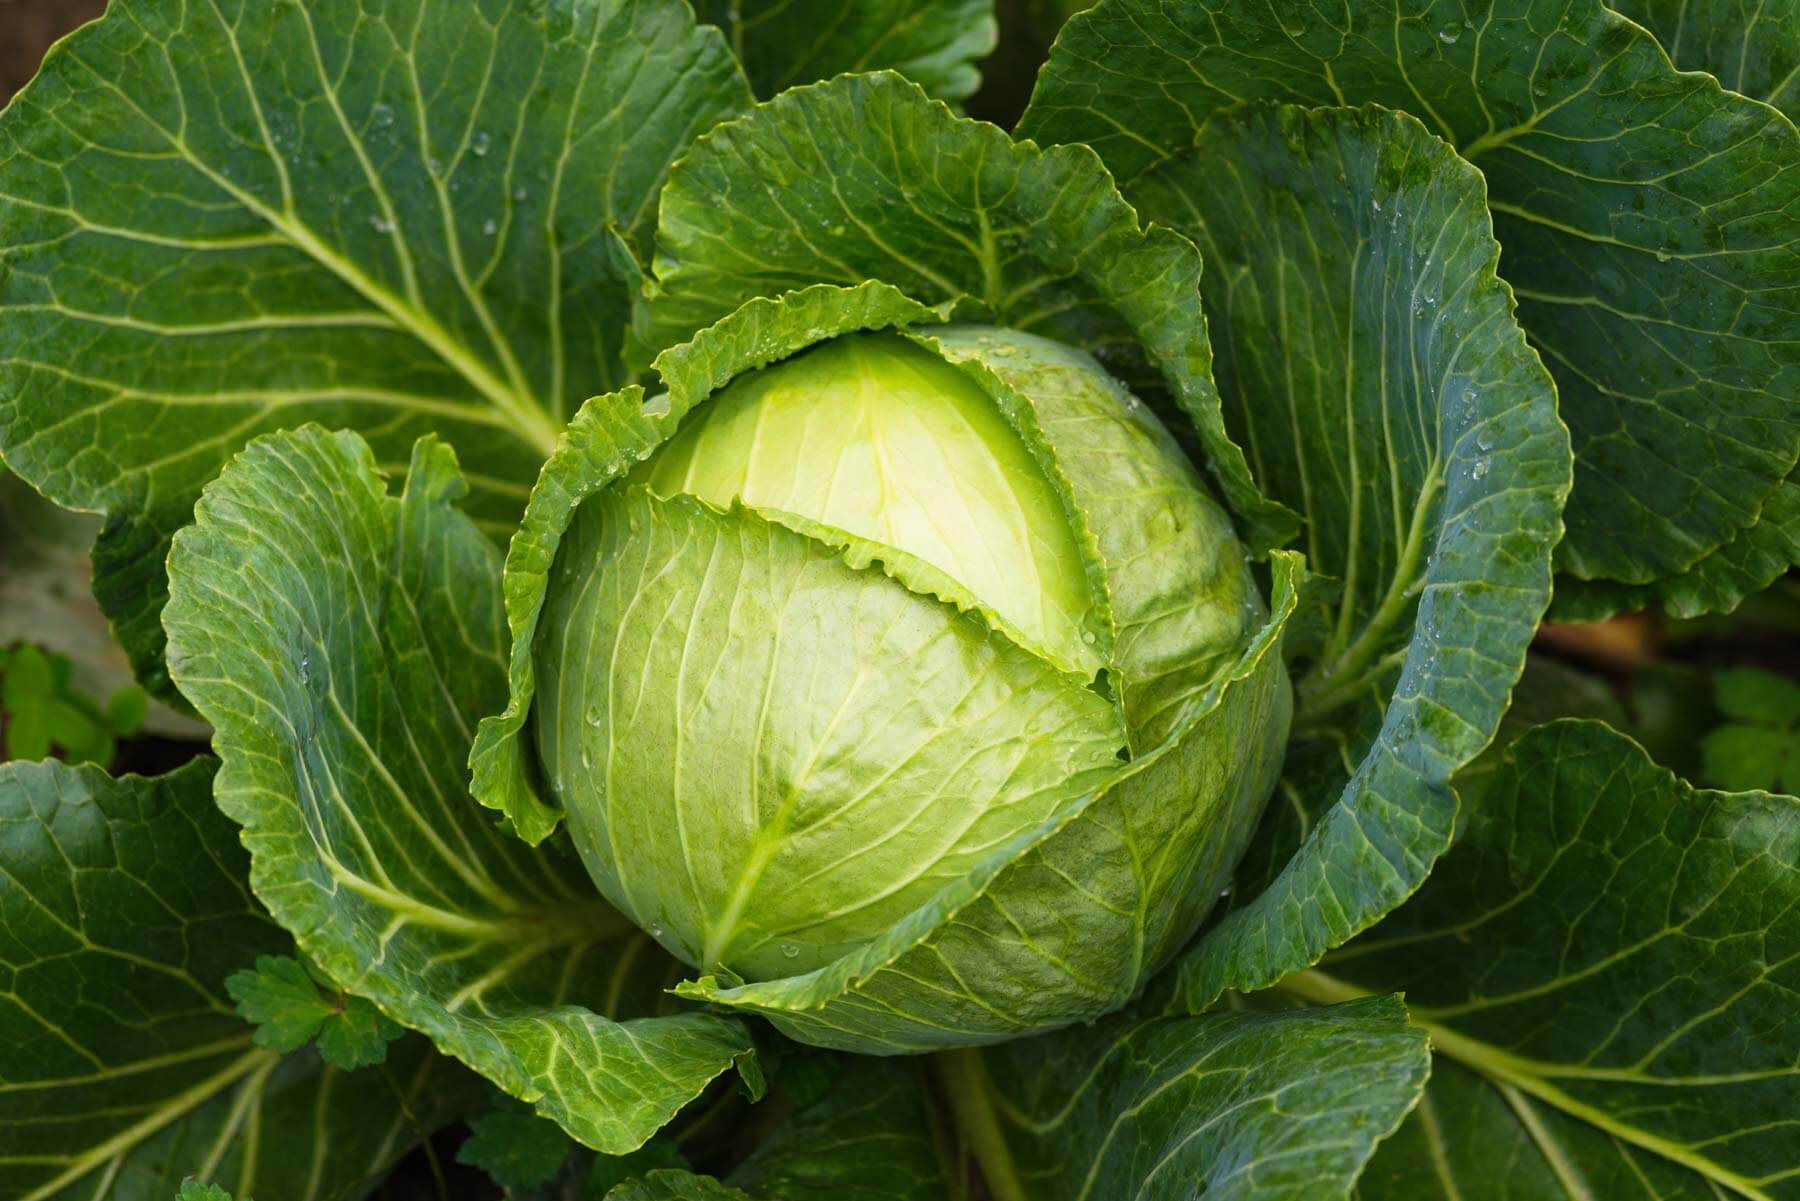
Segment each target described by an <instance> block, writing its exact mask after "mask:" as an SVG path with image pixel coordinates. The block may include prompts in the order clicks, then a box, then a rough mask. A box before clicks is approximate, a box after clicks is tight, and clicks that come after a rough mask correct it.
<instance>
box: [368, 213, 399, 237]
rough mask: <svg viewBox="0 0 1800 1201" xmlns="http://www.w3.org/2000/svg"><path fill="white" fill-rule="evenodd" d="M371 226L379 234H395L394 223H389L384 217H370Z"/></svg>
mask: <svg viewBox="0 0 1800 1201" xmlns="http://www.w3.org/2000/svg"><path fill="white" fill-rule="evenodd" d="M369 225H370V226H371V227H372V228H373V229H374V230H375V232H376V233H378V234H391V233H393V232H394V223H393V222H392V221H389V220H388V219H387V218H386V217H382V216H374V217H370V218H369Z"/></svg>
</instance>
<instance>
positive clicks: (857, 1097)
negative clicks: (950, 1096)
mask: <svg viewBox="0 0 1800 1201" xmlns="http://www.w3.org/2000/svg"><path fill="white" fill-rule="evenodd" d="M923 1079H924V1075H923V1071H922V1068H921V1065H920V1064H919V1063H918V1061H916V1060H913V1061H909V1060H881V1059H870V1058H861V1059H855V1060H851V1061H848V1062H847V1063H846V1064H845V1066H844V1070H843V1071H842V1073H841V1074H840V1075H839V1076H838V1078H837V1080H836V1081H835V1083H834V1084H833V1085H832V1088H831V1091H830V1092H829V1093H827V1094H826V1095H825V1097H824V1098H823V1099H821V1100H819V1101H817V1102H815V1103H814V1104H812V1105H809V1106H806V1107H805V1108H802V1109H800V1110H799V1111H798V1112H796V1113H795V1114H794V1115H793V1116H792V1117H790V1118H788V1119H787V1120H786V1121H785V1122H783V1123H782V1124H781V1125H780V1126H778V1127H776V1129H775V1131H774V1133H773V1134H771V1135H770V1136H769V1137H768V1138H767V1139H765V1140H764V1141H763V1142H761V1143H760V1144H758V1145H757V1148H756V1151H755V1153H754V1154H752V1155H751V1156H750V1158H749V1159H747V1160H745V1161H744V1163H743V1164H742V1165H741V1166H740V1167H738V1169H737V1170H736V1171H734V1172H733V1173H732V1174H731V1177H730V1182H731V1184H733V1185H735V1186H736V1187H738V1188H741V1189H744V1190H745V1191H747V1192H749V1193H751V1194H752V1195H754V1196H756V1197H758V1198H762V1199H764V1201H943V1199H944V1198H945V1197H946V1196H947V1195H948V1194H949V1191H950V1190H949V1184H948V1183H947V1182H946V1181H945V1179H944V1175H943V1169H942V1165H941V1164H940V1163H939V1161H938V1153H937V1148H936V1146H935V1144H934V1143H933V1137H932V1129H931V1119H930V1117H929V1115H928V1113H927V1109H926V1106H927V1104H929V1101H928V1098H927V1096H926V1095H925V1094H924V1093H923V1091H922V1087H921V1086H922V1081H923Z"/></svg>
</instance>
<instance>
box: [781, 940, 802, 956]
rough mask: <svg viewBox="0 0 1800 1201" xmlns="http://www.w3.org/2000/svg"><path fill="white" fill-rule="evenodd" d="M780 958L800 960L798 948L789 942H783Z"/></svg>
mask: <svg viewBox="0 0 1800 1201" xmlns="http://www.w3.org/2000/svg"><path fill="white" fill-rule="evenodd" d="M781 956H782V958H784V959H798V958H800V948H799V947H797V946H795V945H794V944H793V943H791V942H784V943H782V944H781Z"/></svg>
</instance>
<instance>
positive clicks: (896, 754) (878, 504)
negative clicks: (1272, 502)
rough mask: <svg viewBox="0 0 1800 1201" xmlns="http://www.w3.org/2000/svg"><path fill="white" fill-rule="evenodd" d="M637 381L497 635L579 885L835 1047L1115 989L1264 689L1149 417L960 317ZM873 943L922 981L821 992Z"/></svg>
mask: <svg viewBox="0 0 1800 1201" xmlns="http://www.w3.org/2000/svg"><path fill="white" fill-rule="evenodd" d="M722 324H725V325H728V324H729V323H722ZM711 332H712V334H713V336H715V337H724V336H725V335H723V334H720V333H719V332H718V331H717V330H715V331H711ZM812 332H813V331H808V333H806V334H802V335H801V337H800V340H801V341H803V342H806V341H807V339H808V337H809V336H810V334H811V333H812ZM817 332H820V333H823V332H824V331H817ZM706 336H707V335H704V334H703V335H702V338H703V339H704V338H705V337H706ZM668 404H669V402H668V400H667V399H666V398H663V399H656V400H652V401H650V402H649V403H648V404H647V406H646V411H647V412H648V413H649V414H651V416H652V418H654V417H657V416H661V417H662V420H661V421H660V422H659V423H658V429H657V435H656V437H655V438H654V439H651V441H653V442H654V445H650V446H647V447H646V448H644V450H643V453H642V454H641V455H638V456H633V458H634V459H635V460H636V461H634V462H631V463H629V464H625V465H621V467H620V468H619V469H618V470H617V471H615V472H614V473H612V476H611V478H609V479H607V480H606V481H605V482H604V484H602V485H598V486H595V481H592V480H589V481H588V487H589V488H590V489H591V494H589V495H586V496H585V497H584V498H583V499H582V500H581V501H580V503H579V504H577V505H575V506H574V507H573V508H572V511H571V513H570V516H569V519H568V524H567V528H566V530H564V531H563V532H562V533H561V536H560V541H559V543H558V547H557V551H556V562H555V566H554V568H553V569H552V570H551V571H550V572H549V573H548V581H547V585H546V588H545V593H544V597H543V602H542V608H541V611H540V614H539V620H538V624H537V629H536V634H535V639H534V641H533V644H532V663H533V668H534V671H535V676H536V684H537V694H536V701H535V706H534V710H533V713H532V717H531V722H530V735H529V739H530V742H531V743H532V744H533V746H534V747H535V752H536V759H537V762H538V764H539V765H540V768H541V771H542V774H543V777H544V781H545V786H544V791H546V792H547V793H548V795H549V797H550V798H551V799H552V800H553V802H554V805H555V807H557V808H559V809H560V811H561V814H562V815H563V816H564V817H565V818H566V820H567V823H568V829H569V832H570V834H571V835H572V838H573V842H574V845H575V847H576V849H577V850H578V851H579V853H580V856H581V859H582V861H583V862H584V864H585V865H586V867H587V869H588V871H589V873H590V874H591V875H592V876H593V878H594V881H595V883H596V884H597V885H598V887H599V889H600V891H601V892H602V893H603V894H604V895H605V897H606V899H607V900H608V901H610V902H611V903H612V904H613V905H614V906H616V907H617V908H618V909H619V910H621V911H622V912H623V913H624V914H626V915H627V916H629V917H630V918H631V919H632V920H633V921H634V922H636V923H637V924H638V925H639V926H640V927H642V928H643V929H644V930H646V931H648V932H649V933H650V934H651V935H652V936H653V937H654V938H656V940H657V941H659V942H660V943H661V944H662V945H663V946H664V947H665V948H666V949H667V950H668V951H670V952H671V953H672V954H673V955H675V956H676V957H677V958H679V959H681V960H682V961H684V962H685V963H687V964H689V965H691V966H692V967H694V968H695V969H698V971H699V972H700V973H701V978H700V979H699V981H697V982H694V983H692V984H690V985H688V986H686V987H687V989H688V991H689V993H690V995H694V996H697V997H700V998H702V999H708V1000H725V1001H727V1002H731V1001H734V1000H739V999H742V1000H745V1001H750V1002H752V1003H753V1004H754V1003H759V1002H761V1001H763V1000H765V999H768V1000H771V1001H772V1002H773V1004H774V1010H773V1011H772V1012H771V1013H770V1016H773V1017H775V1018H776V1019H777V1021H778V1022H782V1021H783V1019H784V1017H785V1014H784V1012H782V1011H783V1010H784V1008H785V1005H786V1004H787V1003H791V1001H798V1002H799V1003H800V1004H801V1006H802V1008H803V1009H804V1011H805V1012H806V1013H807V1015H808V1016H807V1017H806V1018H803V1019H800V1021H799V1024H798V1025H797V1026H793V1027H790V1028H791V1029H792V1030H793V1032H794V1033H796V1034H797V1035H798V1036H799V1037H802V1038H807V1039H809V1040H811V1041H815V1042H821V1043H826V1044H829V1045H834V1046H855V1047H859V1048H861V1049H865V1050H878V1051H879V1050H890V1051H892V1050H916V1049H924V1048H926V1047H931V1046H937V1045H944V1044H950V1043H966V1042H981V1041H989V1040H992V1039H995V1038H1000V1037H1005V1036H1008V1035H1013V1034H1017V1033H1021V1032H1024V1031H1028V1030H1032V1029H1039V1028H1045V1027H1049V1026H1054V1025H1060V1024H1063V1023H1067V1022H1070V1021H1074V1020H1077V1019H1081V1018H1088V1017H1093V1016H1095V1015H1097V1014H1099V1013H1102V1012H1105V1011H1107V1010H1110V1009H1113V1008H1116V1007H1117V1006H1118V1005H1119V1004H1121V1003H1123V1002H1125V1001H1126V1000H1128V999H1129V998H1130V997H1131V996H1132V995H1134V994H1135V992H1136V991H1137V990H1138V988H1139V987H1140V984H1141V982H1142V981H1143V980H1144V979H1145V978H1146V977H1147V975H1148V974H1149V973H1150V972H1152V971H1154V970H1155V969H1156V968H1157V967H1159V966H1161V964H1162V963H1163V962H1164V961H1165V960H1166V958H1167V957H1168V955H1170V954H1171V953H1172V952H1173V951H1174V950H1175V949H1177V948H1178V947H1179V946H1181V945H1182V944H1183V943H1185V942H1186V941H1187V939H1188V938H1189V937H1190V936H1191V935H1192V934H1193V932H1194V929H1195V928H1196V926H1197V925H1198V923H1199V922H1200V921H1201V920H1202V919H1203V918H1204V917H1205V915H1206V913H1207V912H1208V910H1209V909H1210V908H1211V906H1212V903H1213V902H1214V901H1215V900H1216V899H1217V898H1218V896H1219V894H1220V890H1221V887H1222V886H1223V884H1224V883H1225V877H1226V873H1227V872H1228V870H1229V868H1230V867H1231V865H1232V864H1234V863H1235V862H1236V860H1237V859H1238V857H1239V855H1240V853H1241V851H1242V848H1243V844H1244V841H1245V839H1246V838H1247V836H1248V833H1249V831H1250V830H1251V828H1252V827H1253V825H1254V823H1255V820H1256V818H1257V816H1258V814H1259V813H1260V810H1261V808H1262V806H1263V803H1264V801H1265V800H1266V798H1267V796H1268V794H1269V792H1270V790H1271V788H1272V787H1273V784H1274V781H1275V777H1276V773H1277V770H1278V768H1279V765H1280V762H1281V753H1282V747H1283V746H1284V744H1285V741H1286V737H1287V729H1288V722H1289V714H1290V708H1291V706H1290V701H1289V692H1288V683H1287V679H1286V676H1285V673H1284V672H1283V671H1282V670H1281V668H1280V665H1279V656H1278V655H1277V654H1275V653H1273V652H1272V651H1271V647H1272V645H1273V644H1274V641H1275V637H1274V635H1275V630H1274V628H1273V627H1272V626H1271V623H1270V621H1269V605H1268V603H1267V602H1266V600H1265V598H1264V597H1263V595H1262V591H1261V589H1260V587H1259V585H1258V583H1257V581H1256V579H1255V578H1254V576H1253V573H1252V570H1251V566H1250V556H1249V555H1248V554H1247V553H1246V550H1245V548H1244V546H1243V544H1242V543H1240V542H1239V540H1238V538H1237V536H1236V534H1235V533H1234V531H1233V528H1232V524H1231V521H1230V519H1229V517H1228V516H1227V514H1226V512H1225V510H1224V508H1223V507H1222V506H1221V505H1220V504H1219V503H1218V502H1217V501H1216V500H1215V499H1214V498H1213V496H1212V495H1211V494H1210V492H1209V491H1208V488H1207V486H1206V484H1205V483H1203V482H1202V480H1201V478H1200V475H1199V473H1198V472H1197V470H1196V468H1195V466H1194V464H1193V463H1191V462H1190V461H1189V459H1188V457H1187V455H1186V453H1185V452H1184V451H1183V450H1182V448H1181V446H1180V445H1179V444H1178V442H1177V441H1176V439H1175V438H1174V437H1172V436H1171V434H1170V433H1169V431H1168V429H1167V428H1165V427H1164V425H1163V424H1162V422H1161V421H1159V420H1158V418H1157V417H1156V416H1155V415H1154V414H1153V413H1152V412H1151V410H1150V409H1149V408H1148V407H1147V406H1146V405H1144V404H1143V403H1141V402H1140V401H1139V400H1138V399H1137V398H1136V397H1134V396H1133V395H1132V393H1131V392H1130V391H1129V390H1127V388H1125V387H1124V386H1123V385H1122V384H1120V383H1119V382H1118V381H1116V380H1115V379H1114V378H1112V377H1111V376H1110V375H1109V374H1108V373H1107V372H1106V371H1105V370H1104V369H1103V368H1102V367H1101V366H1100V364H1099V363H1098V362H1096V361H1095V360H1094V359H1093V358H1092V357H1091V356H1090V355H1088V354H1086V353H1084V352H1081V351H1077V350H1074V349H1072V348H1070V347H1068V346H1065V345H1062V344H1060V343H1058V342H1054V341H1051V340H1048V339H1046V338H1043V337H1039V336H1034V335H1028V334H1023V333H1018V332H1012V331H1008V330H1005V329H999V328H992V327H986V326H979V325H951V326H945V327H939V328H934V329H932V330H931V331H930V332H924V331H923V330H921V329H919V328H916V327H914V328H900V329H896V328H886V329H882V328H872V329H852V330H847V331H845V332H842V333H840V334H838V335H837V336H831V337H819V338H818V339H817V340H816V341H810V342H808V344H806V345H803V346H801V347H799V348H798V349H796V350H795V351H794V352H793V353H790V354H786V355H785V356H784V357H780V358H778V359H776V360H775V361H772V362H769V363H767V364H766V365H763V366H760V367H753V368H751V369H748V370H743V371H740V372H736V373H735V374H734V375H732V377H731V378H730V379H729V380H728V381H727V382H724V383H723V386H720V387H717V388H716V389H713V390H710V391H709V392H708V393H707V395H705V396H704V397H703V398H701V399H698V400H697V402H695V403H692V404H691V405H683V406H679V407H681V408H683V409H685V412H682V413H674V412H672V411H670V410H669V409H668ZM1184 746H1186V747H1187V748H1188V750H1187V751H1185V752H1184V751H1183V749H1182V748H1183V747H1184ZM1202 747H1203V748H1204V750H1203V751H1202V753H1201V754H1200V756H1199V757H1198V759H1197V758H1196V756H1195V754H1194V753H1192V752H1193V751H1194V750H1196V749H1199V748H1202ZM990 927H991V931H990ZM989 938H997V939H999V940H1000V941H1001V942H1003V943H1004V944H1005V946H1004V948H1003V949H997V948H985V947H983V946H982V943H983V942H985V941H986V940H987V939H989ZM951 944H955V945H954V948H952V946H951ZM946 955H949V956H951V957H952V960H960V959H961V958H964V957H967V958H968V959H969V963H968V965H967V966H963V965H961V964H960V963H957V962H953V961H952V962H947V961H946V959H945V958H944V957H945V956H946ZM909 956H912V957H923V959H927V960H931V961H933V962H935V963H936V964H938V965H939V967H938V970H940V971H944V970H946V969H947V975H946V976H945V977H944V981H938V982H934V984H933V989H934V990H935V991H936V992H937V993H938V996H937V997H935V998H930V999H929V1003H924V1002H925V1001H927V1000H928V999H927V998H922V997H909V998H906V999H897V1000H894V1001H891V1002H888V1003H891V1004H894V1005H896V1007H897V1013H896V1014H890V1015H887V1017H885V1018H876V1019H872V1020H870V1019H868V1015H866V1014H862V1015H859V1016H860V1017H861V1018H862V1019H864V1020H860V1021H858V1022H856V1023H848V1022H846V1021H845V1020H842V1017H841V1015H839V1016H834V1015H833V1011H834V1010H835V1009H837V1008H841V1007H842V1006H843V1004H844V1002H845V1001H848V1000H850V999H852V998H856V997H859V996H861V995H862V994H863V993H864V992H866V991H867V989H868V986H869V984H870V983H872V982H876V981H879V980H881V979H882V978H883V972H884V970H888V969H892V968H893V967H894V966H895V965H897V964H899V963H901V962H903V961H905V960H906V959H907V958H908V957H909ZM913 974H914V973H912V972H911V971H910V970H908V971H907V972H906V975H908V976H911V975H913ZM898 979H899V978H898V977H897V978H896V981H897V980H898ZM945 982H948V983H947V984H946V983H945ZM946 987H947V988H948V990H949V993H950V994H953V995H954V997H955V1001H956V1004H957V1005H958V1007H959V1008H966V1009H968V1010H970V1011H972V1012H977V1013H984V1014H985V1015H986V1016H985V1017H984V1018H982V1019H979V1020H976V1021H974V1022H972V1023H971V1022H967V1021H965V1020H963V1019H962V1018H958V1019H957V1021H956V1022H954V1023H952V1022H950V1021H947V1020H945V1019H944V1018H943V1017H942V1016H941V1015H939V1014H937V1013H936V1012H934V1008H933V1007H934V1006H935V1005H937V1004H940V1003H941V1002H942V1000H943V998H944V996H945V995H946V994H945V992H944V989H945V988H946ZM771 988H772V989H775V990H777V991H781V992H788V993H792V992H793V991H794V990H795V989H799V990H801V991H802V992H803V993H804V994H805V996H804V998H797V997H796V998H792V999H791V1000H790V1001H789V1002H784V1001H782V1000H778V999H775V998H774V994H773V993H769V994H768V996H767V998H765V997H764V996H763V995H762V994H761V993H759V990H763V991H764V992H766V991H767V990H769V989H771ZM822 998H823V999H826V1000H824V1001H823V1005H822V1007H821V999H822ZM863 1003H865V1004H866V1003H867V1002H866V1001H865V1002H863ZM857 1008H860V1006H857ZM821 1016H822V1017H823V1019H824V1020H816V1019H817V1018H819V1017H821ZM895 1025H898V1026H899V1027H900V1029H895V1028H894V1027H895ZM846 1026H848V1028H846ZM865 1026H867V1027H868V1028H865Z"/></svg>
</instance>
